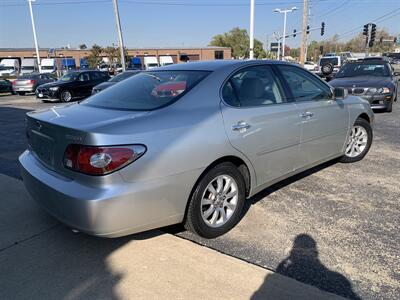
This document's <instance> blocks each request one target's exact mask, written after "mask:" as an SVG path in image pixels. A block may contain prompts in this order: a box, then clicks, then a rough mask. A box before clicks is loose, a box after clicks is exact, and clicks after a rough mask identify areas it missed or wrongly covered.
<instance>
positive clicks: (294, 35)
mask: <svg viewBox="0 0 400 300" xmlns="http://www.w3.org/2000/svg"><path fill="white" fill-rule="evenodd" d="M296 32H297V30H296V29H293V37H296Z"/></svg>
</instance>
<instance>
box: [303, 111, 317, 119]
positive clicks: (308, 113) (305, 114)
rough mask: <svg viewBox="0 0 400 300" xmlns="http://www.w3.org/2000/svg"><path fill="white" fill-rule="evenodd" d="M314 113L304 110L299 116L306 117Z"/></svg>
mask: <svg viewBox="0 0 400 300" xmlns="http://www.w3.org/2000/svg"><path fill="white" fill-rule="evenodd" d="M313 116H314V114H313V113H312V112H309V111H306V112H304V113H301V114H300V118H303V119H307V118H311V117H313Z"/></svg>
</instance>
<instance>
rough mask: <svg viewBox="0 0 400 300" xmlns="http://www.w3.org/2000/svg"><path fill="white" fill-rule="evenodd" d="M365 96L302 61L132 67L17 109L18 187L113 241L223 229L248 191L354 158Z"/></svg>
mask: <svg viewBox="0 0 400 300" xmlns="http://www.w3.org/2000/svg"><path fill="white" fill-rule="evenodd" d="M373 120H374V115H373V112H372V110H371V109H370V106H369V104H368V102H366V101H364V100H362V99H360V98H358V97H355V96H347V95H346V91H345V90H343V89H340V88H336V89H333V88H332V87H330V86H329V85H328V84H326V83H325V82H324V81H322V80H320V79H319V78H318V77H316V76H315V75H313V74H311V73H309V72H308V71H306V70H304V69H303V68H301V67H298V66H295V65H291V64H287V63H284V62H277V61H275V62H272V61H256V60H255V61H237V60H232V61H214V62H198V63H188V64H178V65H172V66H168V67H164V68H159V69H155V70H151V71H148V72H143V73H140V74H138V75H136V76H133V77H131V78H129V79H127V80H124V81H122V82H120V83H117V84H115V85H114V86H112V87H110V88H109V89H106V90H105V91H103V92H102V93H98V94H95V95H93V96H91V97H89V98H88V99H87V100H85V101H83V102H80V103H74V104H68V105H65V106H61V107H58V108H54V107H53V108H51V109H48V110H42V111H38V112H32V113H28V115H27V122H26V123H27V135H28V143H29V148H28V150H26V151H25V152H24V153H23V154H22V155H21V156H20V158H19V160H20V163H21V170H22V177H23V180H24V183H25V185H26V188H27V190H28V191H29V193H30V194H31V195H32V197H33V198H34V199H35V200H36V201H37V202H39V203H40V204H41V205H42V206H43V207H44V208H45V209H46V210H47V211H48V212H49V213H51V214H52V215H53V216H55V217H56V218H58V219H59V220H61V221H62V222H63V223H65V224H67V225H68V226H71V227H72V228H75V229H77V230H80V231H82V232H85V233H88V234H93V235H97V236H104V237H117V236H122V235H127V234H131V233H135V232H140V231H144V230H149V229H153V228H157V227H162V226H166V225H170V224H175V223H181V222H183V223H184V224H185V226H186V228H187V229H189V230H191V231H193V232H195V233H197V234H198V235H200V236H203V237H206V238H214V237H217V236H219V235H221V234H224V233H226V232H227V231H229V230H230V229H231V228H232V227H234V226H235V224H237V223H238V221H239V220H240V218H241V212H242V208H243V205H244V202H245V201H246V199H247V198H249V197H251V196H253V195H255V194H256V193H258V192H260V191H262V190H263V189H265V188H266V187H268V186H270V185H272V184H274V183H276V182H278V181H280V180H282V179H284V178H287V177H290V176H293V175H294V174H296V173H299V172H302V171H304V170H306V169H309V168H311V167H313V166H316V165H318V164H321V163H323V162H326V161H329V160H332V159H335V158H340V160H341V161H342V162H355V161H358V160H361V159H362V158H363V157H364V156H365V155H366V154H367V152H368V150H369V148H370V145H371V142H372V129H371V128H372V127H371V125H372V123H373Z"/></svg>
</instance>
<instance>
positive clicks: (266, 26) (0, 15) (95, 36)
mask: <svg viewBox="0 0 400 300" xmlns="http://www.w3.org/2000/svg"><path fill="white" fill-rule="evenodd" d="M249 2H250V0H230V1H228V0H186V1H184V0H141V1H139V0H119V9H120V16H121V24H122V29H123V35H124V42H125V45H126V46H127V47H138V48H143V47H182V46H185V47H192V46H196V47H197V46H206V45H207V44H208V43H209V41H210V40H211V38H212V36H214V35H216V34H218V33H223V32H225V31H228V30H230V29H231V28H233V27H235V26H238V27H241V28H246V29H248V27H249V6H248V4H249ZM255 3H256V9H255V37H256V38H258V39H259V40H261V41H262V42H263V43H265V42H266V40H267V38H268V39H269V41H271V40H272V33H273V32H279V31H282V28H283V15H282V14H278V13H274V12H273V10H274V9H275V8H290V7H292V6H297V7H298V8H299V10H298V11H296V12H293V13H290V14H289V15H288V30H289V31H293V29H297V31H299V30H300V26H301V25H300V24H301V14H302V1H301V0H293V1H289V0H255ZM310 3H311V21H310V24H311V26H318V25H319V24H320V23H321V21H325V23H326V30H325V36H324V37H322V38H329V37H331V36H332V35H334V34H335V33H337V34H343V33H346V34H345V35H342V37H343V40H347V39H349V38H351V37H352V36H354V35H356V34H357V33H359V32H361V30H362V29H361V28H360V29H357V27H358V26H362V25H363V24H365V23H367V22H369V21H372V20H375V19H378V18H379V17H381V16H383V17H382V18H380V19H378V22H377V26H378V29H379V28H386V29H387V30H388V31H389V32H390V33H392V34H397V33H400V0H310ZM33 9H34V14H35V18H36V27H37V34H38V41H39V46H40V47H45V48H50V47H51V48H53V47H61V46H66V45H67V44H70V45H71V46H72V47H77V46H78V45H79V44H81V43H85V44H86V45H88V46H91V45H92V44H94V43H97V44H100V45H102V46H105V45H110V44H112V43H116V42H117V34H116V29H115V23H114V15H113V7H112V0H36V2H35V5H34V7H33ZM396 9H397V10H396ZM352 29H355V30H353V31H351V30H352ZM349 31H350V32H349ZM310 39H316V40H320V39H321V37H320V36H319V31H316V32H314V33H312V34H311V36H310ZM287 43H288V44H289V46H292V47H298V46H299V43H300V40H299V36H297V37H296V38H290V39H288V40H287ZM5 47H7V48H8V47H33V37H32V28H31V23H30V16H29V8H28V5H27V1H26V0H0V48H5Z"/></svg>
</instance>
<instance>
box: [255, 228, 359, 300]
mask: <svg viewBox="0 0 400 300" xmlns="http://www.w3.org/2000/svg"><path fill="white" fill-rule="evenodd" d="M276 272H277V273H279V274H282V275H285V276H288V277H290V278H293V279H296V280H297V281H300V282H302V283H305V284H309V285H312V286H315V287H317V288H318V289H320V290H322V291H325V292H329V293H333V294H336V295H339V296H342V297H345V298H348V299H354V300H361V298H360V297H359V296H358V295H357V294H356V293H355V292H354V291H353V289H352V285H351V282H350V281H349V280H348V279H347V278H346V277H345V276H343V275H342V274H340V273H337V272H334V271H331V270H329V269H328V268H327V267H325V266H324V265H323V264H322V263H321V261H320V260H319V258H318V249H317V244H316V242H315V240H314V239H313V238H312V237H311V236H310V235H308V234H299V235H298V236H297V237H296V238H295V240H294V242H293V246H292V249H291V251H290V254H289V256H288V257H286V258H285V259H284V260H282V261H281V262H280V263H279V265H278V267H277V269H276ZM275 276H276V275H275ZM273 277H274V275H270V276H268V277H266V279H265V281H264V283H263V284H262V285H261V287H260V288H259V290H258V291H257V292H255V293H254V295H253V296H252V299H253V300H255V299H265V298H266V295H267V293H268V291H269V290H270V289H271V284H273V282H274V278H273Z"/></svg>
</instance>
